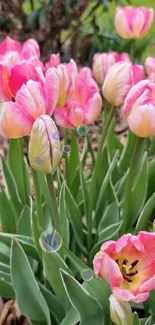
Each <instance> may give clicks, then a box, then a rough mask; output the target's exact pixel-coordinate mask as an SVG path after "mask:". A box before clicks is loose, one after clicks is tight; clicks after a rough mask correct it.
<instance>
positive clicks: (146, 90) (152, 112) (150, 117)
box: [123, 80, 155, 138]
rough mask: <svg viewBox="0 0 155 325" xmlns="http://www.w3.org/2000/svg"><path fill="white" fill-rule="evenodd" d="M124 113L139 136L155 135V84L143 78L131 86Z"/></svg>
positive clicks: (131, 127) (132, 129)
mask: <svg viewBox="0 0 155 325" xmlns="http://www.w3.org/2000/svg"><path fill="white" fill-rule="evenodd" d="M123 115H124V117H125V118H126V119H127V122H128V124H129V127H130V129H131V131H132V132H133V133H135V134H136V135H137V136H139V137H144V138H145V137H150V136H153V135H155V84H153V83H151V82H150V81H149V80H143V81H140V82H139V83H137V84H136V85H135V86H134V87H133V88H131V90H130V91H129V93H128V95H127V97H126V99H125V102H124V106H123Z"/></svg>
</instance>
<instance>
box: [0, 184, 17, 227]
mask: <svg viewBox="0 0 155 325" xmlns="http://www.w3.org/2000/svg"><path fill="white" fill-rule="evenodd" d="M0 216H1V223H2V229H3V232H8V233H16V211H15V209H14V206H13V205H12V202H11V201H10V200H9V199H8V197H7V196H6V194H5V192H4V190H3V189H2V188H1V191H0Z"/></svg>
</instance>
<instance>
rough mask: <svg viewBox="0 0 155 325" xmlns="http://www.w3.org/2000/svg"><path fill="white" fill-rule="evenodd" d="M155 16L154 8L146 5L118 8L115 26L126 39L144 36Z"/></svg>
mask: <svg viewBox="0 0 155 325" xmlns="http://www.w3.org/2000/svg"><path fill="white" fill-rule="evenodd" d="M153 18H154V10H153V9H152V8H146V7H139V8H135V7H131V6H126V7H124V8H117V9H116V15H115V27H116V31H117V33H118V34H119V35H120V36H121V37H122V38H125V39H136V38H142V37H144V36H145V35H147V34H148V32H149V30H150V28H151V25H152V22H153Z"/></svg>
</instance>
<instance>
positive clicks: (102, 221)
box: [0, 6, 155, 325]
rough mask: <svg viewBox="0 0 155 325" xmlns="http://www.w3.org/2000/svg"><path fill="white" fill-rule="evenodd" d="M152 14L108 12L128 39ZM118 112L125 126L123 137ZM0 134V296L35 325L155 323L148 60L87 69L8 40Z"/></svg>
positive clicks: (153, 129) (152, 73)
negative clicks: (1, 148)
mask: <svg viewBox="0 0 155 325" xmlns="http://www.w3.org/2000/svg"><path fill="white" fill-rule="evenodd" d="M152 21H153V10H152V9H151V8H150V9H149V8H148V9H147V8H144V7H141V8H137V9H136V8H133V7H129V6H128V7H124V8H118V9H117V11H116V16H115V26H116V30H117V32H118V34H119V35H120V36H121V37H123V38H125V39H137V38H142V37H144V36H145V35H146V34H147V33H148V32H149V29H150V27H151V24H152ZM116 111H117V113H118V114H120V115H121V116H122V117H123V118H124V119H125V120H126V123H127V126H128V129H129V131H128V139H127V141H126V144H125V145H123V144H122V142H121V139H119V138H118V137H117V136H116V134H115V131H114V130H115V124H116V119H115V112H116ZM101 117H102V121H103V122H102V133H101V134H99V132H98V133H97V132H96V128H97V127H96V126H95V127H94V125H93V123H94V122H96V125H97V120H98V119H100V121H101ZM100 123H101V122H100ZM92 130H93V133H95V132H96V142H97V144H98V150H97V152H94V149H93V146H92V142H91V134H92ZM0 135H1V136H2V137H4V138H7V139H9V147H8V155H7V160H4V158H3V157H2V156H1V167H2V171H3V176H4V186H2V185H1V187H0V217H1V225H2V232H1V233H0V296H1V297H2V298H5V299H15V300H17V303H18V306H19V309H20V311H21V314H23V316H24V317H25V318H27V319H28V320H29V322H30V323H31V324H34V325H37V324H42V325H44V324H48V325H57V324H61V325H74V324H75V325H76V324H81V325H86V324H92V325H104V324H113V323H114V324H116V325H140V324H144V325H149V324H150V325H151V324H154V323H155V316H154V303H155V292H154V291H153V289H155V233H154V219H155V218H154V216H155V181H154V173H155V158H154V154H155V140H154V135H155V58H153V57H148V58H147V59H146V60H145V63H144V65H143V64H142V62H141V63H137V62H136V64H135V63H134V62H133V61H132V60H131V59H130V55H129V54H128V53H121V54H119V53H117V52H114V51H110V52H108V53H97V54H95V56H94V59H93V65H92V69H91V68H89V67H81V68H78V66H77V64H76V62H75V61H74V60H73V59H71V60H70V61H69V62H68V63H62V62H61V59H60V55H59V54H51V57H50V59H49V61H48V62H46V64H43V63H42V61H41V59H40V50H39V45H38V44H37V42H36V41H35V40H34V39H28V40H27V41H26V42H25V43H24V44H20V43H19V42H18V41H15V40H13V39H11V38H10V37H7V38H6V39H5V40H4V41H3V42H2V43H1V44H0ZM81 141H82V143H83V145H82V148H81V146H80V145H79V143H81ZM81 149H82V150H81ZM88 156H89V159H90V161H91V166H90V169H91V170H90V172H89V173H88V172H86V168H85V167H86V165H87V157H88Z"/></svg>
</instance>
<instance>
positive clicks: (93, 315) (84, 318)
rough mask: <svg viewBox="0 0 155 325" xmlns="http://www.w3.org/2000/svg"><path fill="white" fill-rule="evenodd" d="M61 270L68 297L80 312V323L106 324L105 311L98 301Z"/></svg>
mask: <svg viewBox="0 0 155 325" xmlns="http://www.w3.org/2000/svg"><path fill="white" fill-rule="evenodd" d="M60 272H61V277H62V280H63V285H64V288H65V290H66V293H67V295H68V298H69V300H70V302H71V304H72V305H73V307H74V308H75V309H76V310H77V311H78V312H79V314H80V324H81V325H86V324H89V325H104V311H103V308H102V307H101V305H100V304H99V303H98V301H97V300H96V299H95V298H93V297H92V296H91V295H90V294H89V293H88V291H87V290H85V289H84V288H83V287H82V285H81V284H80V283H79V282H78V281H76V280H75V279H74V278H73V277H72V276H71V275H70V274H68V273H67V272H65V271H64V270H61V271H60Z"/></svg>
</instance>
